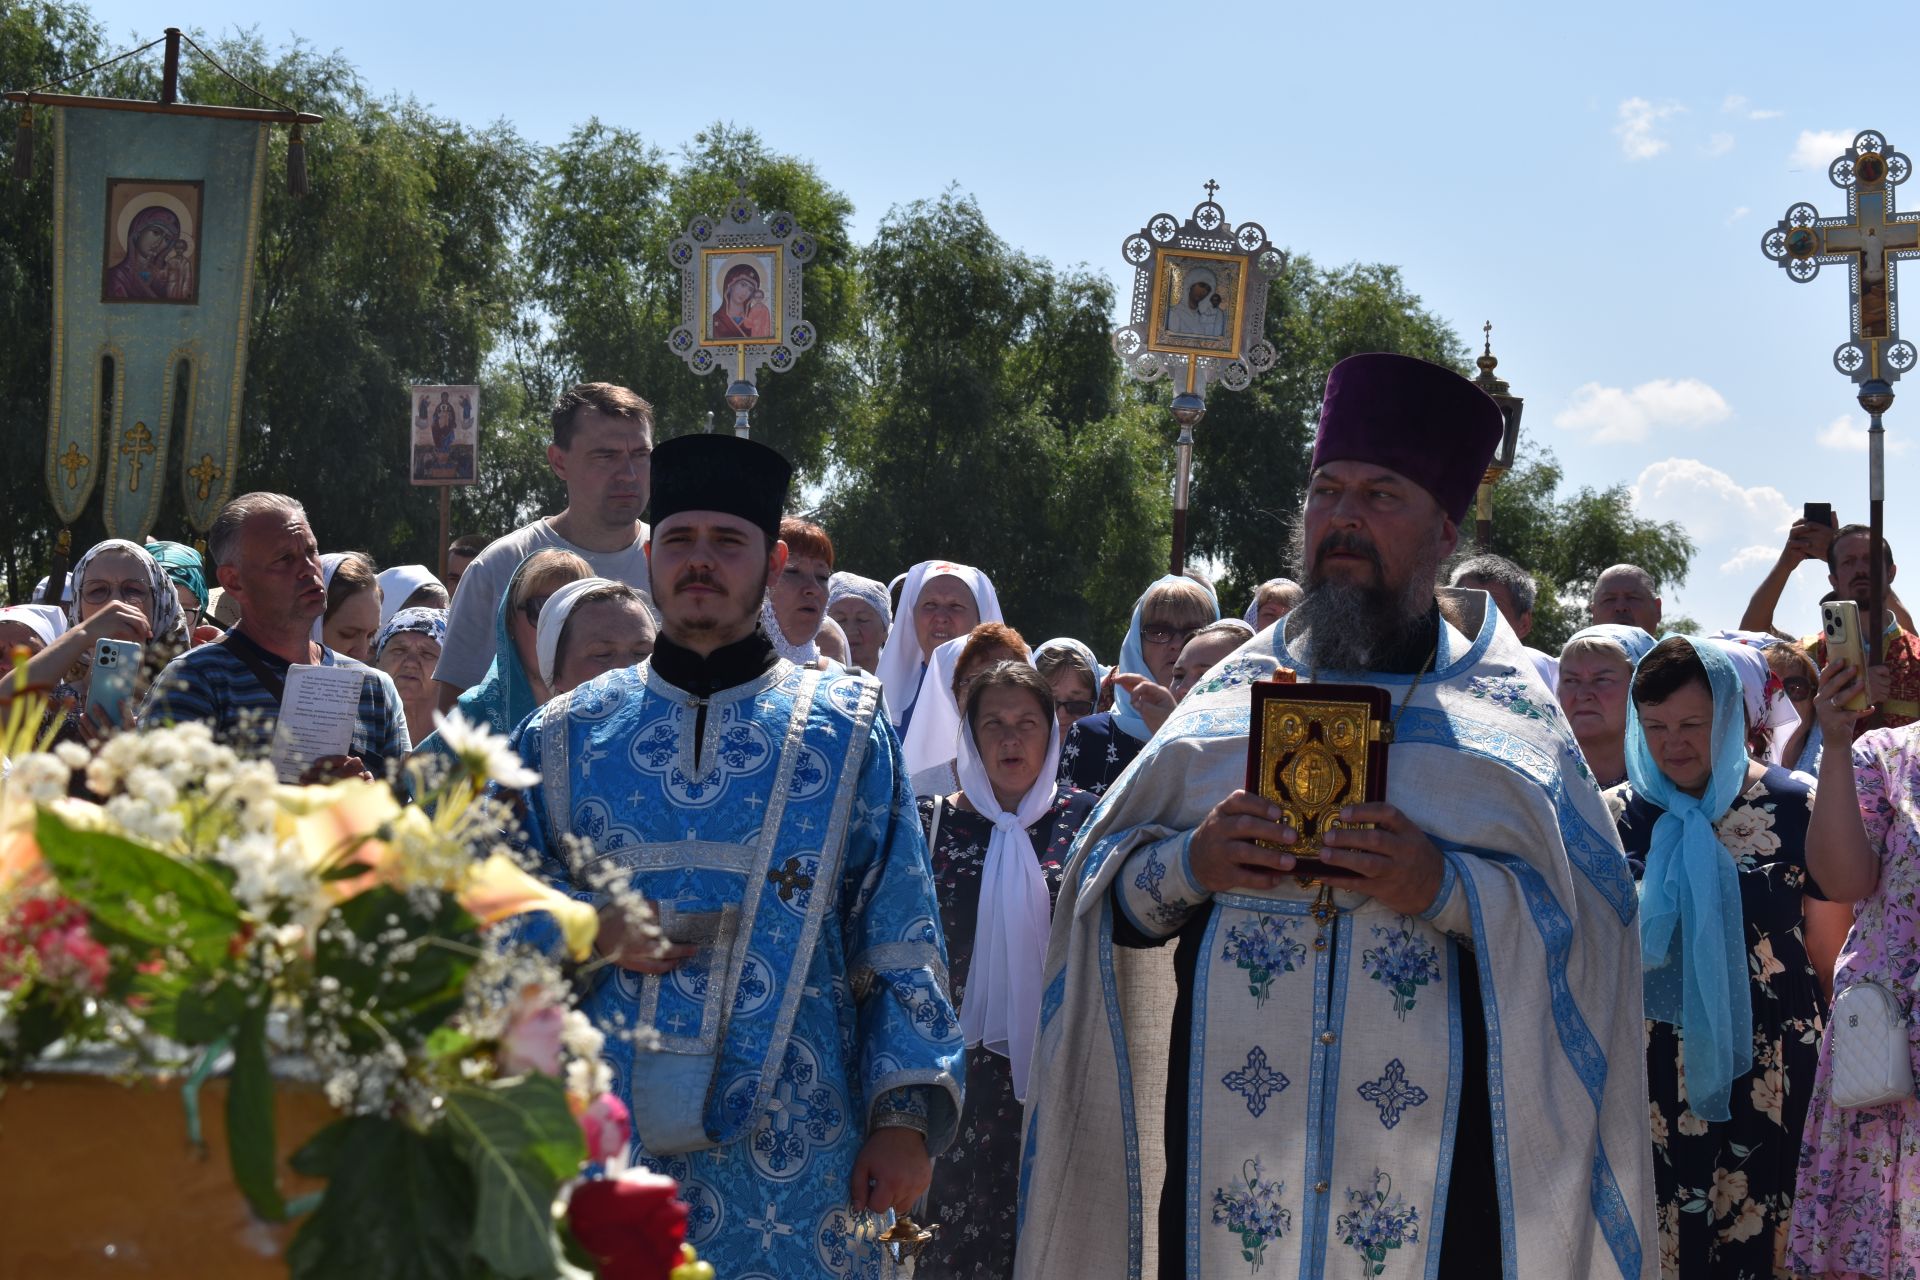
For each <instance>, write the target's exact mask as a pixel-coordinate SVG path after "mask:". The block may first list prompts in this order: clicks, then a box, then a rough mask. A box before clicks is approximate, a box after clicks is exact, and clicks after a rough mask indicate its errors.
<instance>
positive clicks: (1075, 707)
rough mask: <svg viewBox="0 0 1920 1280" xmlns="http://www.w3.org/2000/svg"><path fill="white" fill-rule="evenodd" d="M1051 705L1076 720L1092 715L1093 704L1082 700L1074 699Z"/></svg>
mask: <svg viewBox="0 0 1920 1280" xmlns="http://www.w3.org/2000/svg"><path fill="white" fill-rule="evenodd" d="M1053 705H1054V706H1056V707H1058V708H1060V710H1062V711H1064V712H1066V713H1067V714H1068V715H1070V716H1072V717H1073V718H1074V719H1076V720H1078V719H1081V718H1082V717H1085V716H1090V715H1092V714H1093V704H1092V703H1091V702H1088V701H1087V700H1086V699H1084V698H1075V699H1074V700H1073V701H1071V702H1056V703H1054V704H1053Z"/></svg>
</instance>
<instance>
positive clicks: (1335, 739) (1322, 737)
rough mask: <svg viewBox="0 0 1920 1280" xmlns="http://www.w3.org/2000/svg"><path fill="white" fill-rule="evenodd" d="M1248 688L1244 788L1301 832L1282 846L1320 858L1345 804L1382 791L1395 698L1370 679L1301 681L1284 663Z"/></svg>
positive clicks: (1379, 797)
mask: <svg viewBox="0 0 1920 1280" xmlns="http://www.w3.org/2000/svg"><path fill="white" fill-rule="evenodd" d="M1252 688H1253V714H1252V718H1251V720H1250V722H1249V731H1248V734H1247V790H1248V791H1252V792H1255V793H1257V794H1259V795H1261V796H1263V797H1265V798H1266V799H1268V800H1271V801H1273V802H1274V803H1275V804H1277V805H1279V806H1280V813H1281V818H1280V820H1281V821H1282V822H1283V823H1285V824H1286V825H1287V826H1290V827H1292V828H1293V829H1294V830H1295V831H1297V832H1299V833H1300V843H1299V844H1297V845H1295V846H1293V847H1291V848H1287V849H1285V850H1283V851H1284V852H1287V853H1291V854H1293V855H1294V857H1296V858H1298V859H1300V860H1301V861H1303V862H1318V861H1319V860H1320V852H1321V849H1322V848H1323V847H1324V846H1323V844H1322V841H1323V838H1324V837H1325V835H1326V833H1327V832H1328V831H1329V830H1332V829H1334V828H1337V827H1339V826H1341V825H1343V824H1342V823H1341V822H1340V819H1339V817H1338V814H1339V811H1340V809H1341V808H1342V807H1344V806H1346V805H1351V804H1367V803H1371V802H1374V801H1380V800H1384V799H1386V797H1387V747H1388V745H1389V743H1390V742H1391V741H1392V739H1393V729H1392V725H1391V723H1390V721H1389V719H1388V717H1389V715H1390V714H1391V712H1392V707H1393V704H1392V701H1391V699H1390V698H1389V697H1388V694H1387V691H1386V690H1384V689H1378V688H1375V687H1374V686H1372V685H1362V684H1298V683H1295V681H1294V678H1293V673H1292V672H1291V671H1286V670H1282V671H1281V672H1280V673H1279V676H1278V677H1277V678H1276V679H1273V680H1261V681H1257V682H1255V683H1254V685H1253V686H1252ZM1276 847H1277V846H1276Z"/></svg>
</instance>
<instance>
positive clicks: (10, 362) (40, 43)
mask: <svg viewBox="0 0 1920 1280" xmlns="http://www.w3.org/2000/svg"><path fill="white" fill-rule="evenodd" d="M100 40H101V34H100V28H99V27H98V25H96V24H95V23H94V22H93V20H92V18H91V17H90V16H89V15H88V13H87V11H86V9H85V8H83V7H82V6H80V5H77V4H68V3H64V2H61V0H50V2H47V3H25V4H21V3H16V4H9V5H0V84H3V85H5V86H6V87H8V88H13V87H16V86H19V87H25V86H31V85H39V84H45V83H47V82H48V81H51V80H58V79H61V78H62V77H65V76H69V75H72V74H73V73H75V72H77V71H80V70H83V69H84V68H86V67H87V66H89V65H91V64H93V63H95V62H97V61H99V59H100ZM86 83H87V82H85V81H82V82H80V86H79V87H80V88H81V90H82V91H84V88H85V85H86ZM0 107H4V109H0V174H4V175H5V176H4V177H0V326H4V330H5V332H6V334H7V340H6V341H5V342H0V454H3V455H4V456H5V457H6V458H7V459H8V460H9V461H8V465H7V466H6V467H4V468H0V548H4V551H0V555H4V557H5V559H4V560H3V561H0V574H4V578H5V580H4V582H0V600H7V599H24V598H25V597H26V594H27V592H28V591H30V590H31V589H32V588H33V583H34V580H35V579H36V578H38V577H39V576H40V574H41V573H43V572H44V571H45V566H46V563H47V560H48V558H49V557H50V556H51V555H52V551H53V534H54V529H53V528H52V521H53V513H52V510H51V508H50V507H49V505H48V501H47V491H46V475H45V471H44V460H45V458H46V456H47V448H46V441H47V385H48V384H47V364H48V361H49V360H50V359H51V356H52V345H51V344H52V336H51V335H52V332H53V219H52V216H51V210H52V207H53V166H52V165H51V164H50V163H48V162H47V160H46V149H47V148H48V147H49V146H51V145H52V139H53V129H52V121H51V119H50V117H49V115H48V113H47V112H46V111H45V110H41V111H39V112H37V113H35V124H36V127H37V128H36V139H37V150H38V152H39V153H40V157H41V158H40V163H39V164H38V165H37V166H36V167H35V169H34V176H33V177H32V178H31V179H30V180H28V181H26V182H20V181H17V180H16V179H14V178H13V177H12V170H13V155H14V147H15V145H16V143H15V132H14V131H15V129H16V128H17V127H18V126H19V123H20V117H21V108H20V107H17V106H15V105H13V104H12V103H5V104H0ZM85 545H86V544H85V543H81V546H82V547H84V546H85Z"/></svg>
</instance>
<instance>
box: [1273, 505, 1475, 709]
mask: <svg viewBox="0 0 1920 1280" xmlns="http://www.w3.org/2000/svg"><path fill="white" fill-rule="evenodd" d="M1290 542H1291V546H1290V548H1289V550H1290V552H1291V555H1290V557H1289V558H1290V559H1291V561H1292V567H1293V571H1294V577H1295V578H1296V580H1297V581H1298V582H1299V583H1300V590H1301V596H1300V603H1299V604H1297V605H1295V606H1294V607H1293V610H1292V612H1290V613H1289V614H1288V615H1287V618H1286V623H1285V626H1286V633H1287V635H1288V637H1289V638H1294V639H1295V640H1296V642H1297V643H1298V644H1299V646H1300V651H1301V652H1302V653H1303V654H1304V656H1305V657H1306V659H1307V661H1308V663H1309V664H1311V666H1312V667H1313V668H1314V670H1316V671H1318V670H1327V671H1371V670H1373V669H1374V664H1375V663H1376V662H1378V661H1379V660H1380V658H1381V657H1382V655H1385V654H1394V653H1398V652H1400V651H1401V650H1402V649H1405V648H1410V647H1412V646H1413V644H1414V643H1415V641H1416V640H1418V639H1421V638H1424V636H1425V635H1426V633H1427V632H1428V630H1429V629H1430V628H1431V626H1432V623H1431V619H1430V615H1431V613H1432V610H1433V584H1434V582H1435V580H1436V579H1437V577H1438V576H1439V572H1440V562H1441V560H1442V559H1443V557H1442V556H1441V554H1440V548H1439V544H1438V543H1434V544H1432V545H1430V546H1429V547H1428V548H1427V549H1426V550H1425V551H1423V552H1422V554H1421V556H1420V558H1419V560H1418V561H1417V562H1416V563H1415V564H1414V565H1413V571H1412V572H1411V573H1409V574H1408V575H1407V580H1406V581H1405V582H1404V583H1402V584H1400V585H1399V586H1398V587H1395V586H1393V585H1391V584H1386V585H1382V586H1364V585H1362V584H1360V583H1357V582H1340V581H1331V580H1328V579H1326V578H1323V577H1321V576H1320V575H1319V574H1318V573H1317V572H1315V571H1314V570H1313V569H1312V568H1311V566H1310V564H1309V560H1310V557H1309V556H1308V554H1307V532H1306V521H1305V519H1304V518H1300V519H1296V520H1295V521H1294V524H1293V528H1292V530H1291V538H1290Z"/></svg>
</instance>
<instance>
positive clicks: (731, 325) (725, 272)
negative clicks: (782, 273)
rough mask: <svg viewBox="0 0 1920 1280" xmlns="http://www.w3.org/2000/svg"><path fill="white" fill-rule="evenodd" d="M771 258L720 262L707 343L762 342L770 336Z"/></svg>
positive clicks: (773, 266) (765, 255)
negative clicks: (715, 297) (716, 304)
mask: <svg viewBox="0 0 1920 1280" xmlns="http://www.w3.org/2000/svg"><path fill="white" fill-rule="evenodd" d="M773 258H774V255H773V254H771V253H760V254H751V255H746V256H745V257H744V258H741V259H735V258H727V259H723V260H722V261H721V263H720V264H719V272H718V274H719V275H720V280H719V286H718V288H716V289H715V290H714V292H715V293H716V295H717V296H718V301H719V305H718V306H716V307H715V308H714V310H713V315H712V317H711V318H710V321H709V332H708V341H710V342H734V341H740V340H742V339H748V340H755V339H758V340H765V339H767V338H771V337H772V336H773V309H772V307H771V306H770V304H769V302H768V287H769V285H770V284H771V283H772V279H773V273H774V271H775V270H777V269H778V268H777V266H776V264H775V263H774V260H773Z"/></svg>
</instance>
